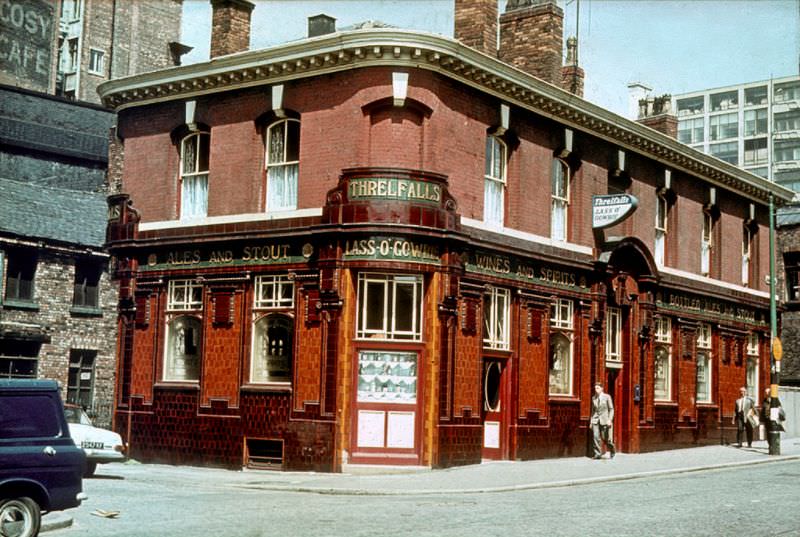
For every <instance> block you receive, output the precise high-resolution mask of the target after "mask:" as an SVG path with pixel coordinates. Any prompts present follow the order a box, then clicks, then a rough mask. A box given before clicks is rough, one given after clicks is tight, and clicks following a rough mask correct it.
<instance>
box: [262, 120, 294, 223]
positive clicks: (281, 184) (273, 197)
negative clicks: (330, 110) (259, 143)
mask: <svg viewBox="0 0 800 537" xmlns="http://www.w3.org/2000/svg"><path fill="white" fill-rule="evenodd" d="M265 138H266V139H265V146H266V162H265V166H266V169H267V202H266V204H267V211H290V210H293V209H296V208H297V174H298V168H299V164H300V122H299V121H297V120H296V119H283V120H281V121H277V122H275V123H273V124H272V125H270V126H269V128H267V132H266V135H265Z"/></svg>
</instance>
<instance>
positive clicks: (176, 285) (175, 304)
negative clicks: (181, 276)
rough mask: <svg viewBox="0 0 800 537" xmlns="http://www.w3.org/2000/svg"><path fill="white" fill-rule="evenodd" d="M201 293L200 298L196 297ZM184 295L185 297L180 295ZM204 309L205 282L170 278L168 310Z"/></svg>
mask: <svg viewBox="0 0 800 537" xmlns="http://www.w3.org/2000/svg"><path fill="white" fill-rule="evenodd" d="M195 292H198V293H199V295H200V296H199V300H198V299H196V297H195ZM179 294H182V295H183V297H184V298H183V299H181V298H180V297H179ZM202 309H203V284H201V283H199V282H196V281H194V280H170V281H169V284H168V285H167V311H200V310H202Z"/></svg>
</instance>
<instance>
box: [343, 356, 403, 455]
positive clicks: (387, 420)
mask: <svg viewBox="0 0 800 537" xmlns="http://www.w3.org/2000/svg"><path fill="white" fill-rule="evenodd" d="M357 401H358V406H359V409H358V425H357V433H356V434H357V444H358V447H363V448H390V449H413V448H414V446H415V441H416V440H415V429H416V408H415V406H413V405H415V404H416V403H417V353H415V352H395V351H389V352H387V351H361V352H359V353H358V394H357Z"/></svg>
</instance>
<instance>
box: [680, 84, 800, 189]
mask: <svg viewBox="0 0 800 537" xmlns="http://www.w3.org/2000/svg"><path fill="white" fill-rule="evenodd" d="M672 110H673V111H674V113H675V114H677V117H678V141H680V142H683V143H685V144H688V145H690V146H691V147H693V148H695V149H697V150H699V151H702V152H704V153H707V154H709V155H713V156H715V157H717V158H719V159H721V160H724V161H725V162H729V163H731V164H734V165H736V166H740V167H742V168H744V169H745V170H747V171H749V172H751V173H754V174H755V175H760V176H761V177H765V178H768V179H770V180H771V181H774V182H776V183H778V184H780V185H783V186H785V187H786V188H789V189H792V190H794V191H796V192H800V76H790V77H782V78H775V79H773V80H762V81H759V82H749V83H746V84H737V85H734V86H726V87H721V88H714V89H709V90H702V91H696V92H692V93H684V94H680V95H673V96H672Z"/></svg>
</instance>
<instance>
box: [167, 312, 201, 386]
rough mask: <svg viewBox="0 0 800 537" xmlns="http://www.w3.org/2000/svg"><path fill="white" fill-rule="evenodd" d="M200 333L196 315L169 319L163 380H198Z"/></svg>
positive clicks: (198, 320)
mask: <svg viewBox="0 0 800 537" xmlns="http://www.w3.org/2000/svg"><path fill="white" fill-rule="evenodd" d="M201 334H202V324H201V322H200V319H198V318H197V317H193V316H189V315H181V316H178V317H175V318H174V319H172V320H171V321H169V323H168V324H167V345H166V347H167V348H166V349H165V353H166V357H165V360H164V380H172V381H184V382H185V381H191V382H194V381H197V380H199V378H200V342H201V339H202V338H201Z"/></svg>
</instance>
